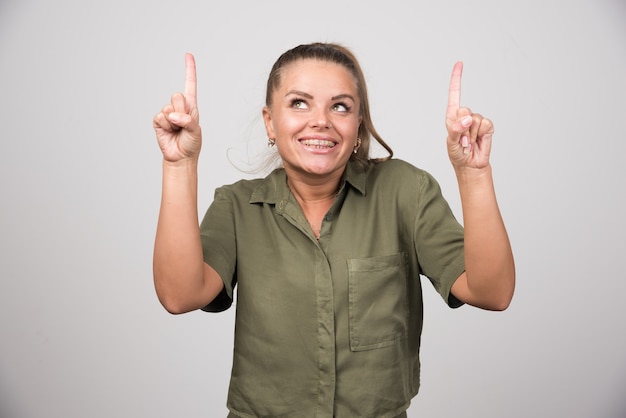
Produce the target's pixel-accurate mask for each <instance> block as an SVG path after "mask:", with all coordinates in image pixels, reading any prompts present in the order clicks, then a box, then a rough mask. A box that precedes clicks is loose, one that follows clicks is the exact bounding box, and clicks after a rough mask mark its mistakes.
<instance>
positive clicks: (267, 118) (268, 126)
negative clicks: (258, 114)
mask: <svg viewBox="0 0 626 418" xmlns="http://www.w3.org/2000/svg"><path fill="white" fill-rule="evenodd" d="M263 122H264V123H265V132H266V133H267V137H268V138H273V139H276V134H275V133H274V126H273V125H272V111H271V110H270V108H269V107H267V106H265V107H264V108H263Z"/></svg>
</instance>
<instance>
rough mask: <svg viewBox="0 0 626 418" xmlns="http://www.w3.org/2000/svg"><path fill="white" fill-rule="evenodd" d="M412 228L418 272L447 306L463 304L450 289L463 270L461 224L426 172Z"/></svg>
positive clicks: (455, 306)
mask: <svg viewBox="0 0 626 418" xmlns="http://www.w3.org/2000/svg"><path fill="white" fill-rule="evenodd" d="M414 231H415V232H414V234H415V235H414V242H415V249H416V252H417V256H418V260H419V264H420V271H421V272H422V274H423V275H424V276H426V277H428V279H429V280H430V282H431V283H432V284H433V286H434V288H435V290H436V291H437V292H438V293H439V294H440V295H441V297H442V298H443V299H444V300H445V301H446V303H447V304H448V305H449V306H450V307H452V308H457V307H459V306H461V305H463V303H462V302H461V301H459V300H458V299H457V298H455V297H454V295H452V293H451V292H450V289H451V288H452V285H453V284H454V282H455V281H456V279H458V277H459V276H460V275H461V274H462V273H463V272H464V271H465V259H464V234H463V227H462V226H461V224H460V223H459V222H458V221H457V220H456V218H455V217H454V214H453V213H452V210H451V209H450V206H449V205H448V202H447V201H446V200H445V199H444V197H443V195H442V194H441V188H440V187H439V184H438V183H437V181H436V180H435V179H434V178H433V177H432V176H431V175H430V174H428V173H426V172H423V181H422V182H421V185H420V188H419V195H418V205H417V213H416V217H415V229H414Z"/></svg>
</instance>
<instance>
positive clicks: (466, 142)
mask: <svg viewBox="0 0 626 418" xmlns="http://www.w3.org/2000/svg"><path fill="white" fill-rule="evenodd" d="M468 145H469V138H468V137H467V136H466V135H463V136H462V137H461V146H462V147H463V148H467V146H468Z"/></svg>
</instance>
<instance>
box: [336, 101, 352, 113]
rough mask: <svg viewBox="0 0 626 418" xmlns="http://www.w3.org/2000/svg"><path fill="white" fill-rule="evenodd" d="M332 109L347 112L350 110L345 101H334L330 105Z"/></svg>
mask: <svg viewBox="0 0 626 418" xmlns="http://www.w3.org/2000/svg"><path fill="white" fill-rule="evenodd" d="M332 110H334V111H335V112H342V113H344V112H349V111H350V106H348V105H347V104H345V103H335V104H334V105H333V107H332Z"/></svg>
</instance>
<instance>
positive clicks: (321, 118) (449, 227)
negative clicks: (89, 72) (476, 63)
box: [153, 43, 515, 418]
mask: <svg viewBox="0 0 626 418" xmlns="http://www.w3.org/2000/svg"><path fill="white" fill-rule="evenodd" d="M186 68H187V70H186V82H185V91H184V93H182V94H181V93H177V94H174V95H173V96H172V99H171V103H170V104H168V105H166V106H165V107H164V108H163V109H162V111H161V112H160V113H158V114H157V115H156V116H155V118H154V122H153V123H154V129H155V131H156V136H157V140H158V143H159V146H160V148H161V150H162V152H163V193H162V201H161V209H160V215H159V222H158V227H157V236H156V243H155V252H154V282H155V287H156V291H157V295H158V297H159V300H160V301H161V303H162V304H163V306H164V307H165V308H166V309H167V310H168V311H169V312H172V313H183V312H188V311H192V310H196V309H204V310H206V311H221V310H224V309H226V308H228V307H229V306H230V305H231V303H232V300H233V297H234V292H235V286H237V303H236V308H237V316H236V318H237V319H236V324H235V342H234V344H235V345H234V359H233V369H232V376H231V383H230V390H229V396H228V408H229V410H230V414H229V416H231V417H283V418H288V417H297V418H303V417H328V418H331V417H338V418H342V417H388V418H393V417H404V416H406V413H405V410H406V409H407V407H408V406H409V403H410V400H411V398H412V397H413V396H414V395H415V394H416V393H417V391H418V389H419V346H420V334H421V327H422V311H423V309H422V294H421V284H420V276H421V275H423V276H426V277H428V278H429V280H430V281H431V282H432V284H433V285H434V287H435V288H436V289H437V291H438V292H439V293H440V294H441V296H442V297H443V298H444V299H445V301H446V302H447V303H448V304H449V305H450V306H451V307H458V306H460V305H462V304H463V303H467V304H471V305H474V306H477V307H480V308H483V309H490V310H503V309H506V307H507V306H508V305H509V303H510V301H511V298H512V295H513V289H514V285H515V269H514V263H513V256H512V252H511V248H510V245H509V241H508V238H507V233H506V230H505V227H504V224H503V222H502V218H501V216H500V212H499V209H498V205H497V202H496V197H495V192H494V188H493V179H492V172H491V166H490V164H489V153H490V149H491V140H492V135H493V132H494V129H493V124H492V123H491V121H490V120H488V119H486V118H483V117H482V116H481V115H479V114H476V113H473V112H472V111H471V110H470V109H468V108H466V107H461V105H460V92H461V73H462V64H460V63H457V64H456V65H455V66H454V69H453V72H452V78H451V82H450V90H449V97H448V108H447V111H446V127H447V131H448V137H447V146H448V153H449V156H450V160H451V162H452V166H453V167H454V170H455V172H456V175H457V179H458V184H459V190H460V194H461V201H462V207H463V221H464V227H461V225H460V224H459V223H458V222H457V221H456V220H455V218H454V216H453V214H452V213H451V211H450V209H449V207H448V205H447V203H446V202H445V200H444V199H443V197H442V195H441V192H440V189H439V186H438V184H437V182H436V181H435V180H434V179H433V178H432V177H431V176H430V175H429V174H428V173H426V172H424V171H422V170H420V169H418V168H416V167H414V166H412V165H410V164H408V163H406V162H403V161H401V160H397V159H392V158H391V156H392V152H391V149H390V148H389V146H388V145H387V144H386V143H385V142H384V141H383V140H382V139H381V137H380V136H379V135H378V133H377V132H376V130H375V129H374V126H373V123H372V120H371V117H370V113H369V103H368V97H367V89H366V85H365V80H364V77H363V73H362V71H361V68H360V66H359V64H358V62H357V60H356V58H355V57H354V56H353V54H352V53H351V52H350V51H349V50H348V49H346V48H344V47H342V46H340V45H336V44H326V43H314V44H308V45H300V46H298V47H296V48H294V49H291V50H289V51H287V52H285V53H284V54H283V55H282V56H281V57H280V58H279V59H278V61H277V62H276V63H275V64H274V66H273V68H272V70H271V72H270V75H269V79H268V83H267V97H266V106H265V108H264V109H263V118H264V122H265V128H266V131H267V136H268V144H269V145H270V146H275V147H276V149H277V151H278V153H279V155H280V158H281V161H282V166H281V167H280V168H278V169H276V170H274V171H273V172H272V173H271V174H270V175H268V176H267V177H266V178H264V179H256V180H243V181H240V182H238V183H235V184H233V185H229V186H224V187H221V188H219V189H218V190H216V193H215V199H214V201H213V203H212V204H211V206H210V207H209V209H208V210H207V212H206V215H205V216H204V220H203V221H202V223H201V225H198V213H197V164H198V155H199V153H200V147H201V140H202V135H201V129H200V125H199V114H198V109H197V106H196V69H195V62H194V59H193V57H192V56H191V55H189V54H188V55H187V56H186ZM372 140H375V141H377V142H379V143H380V144H381V145H382V146H383V147H384V148H385V149H387V150H388V151H389V154H390V155H389V157H388V158H384V159H372V158H370V156H369V148H370V142H371V141H372Z"/></svg>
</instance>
